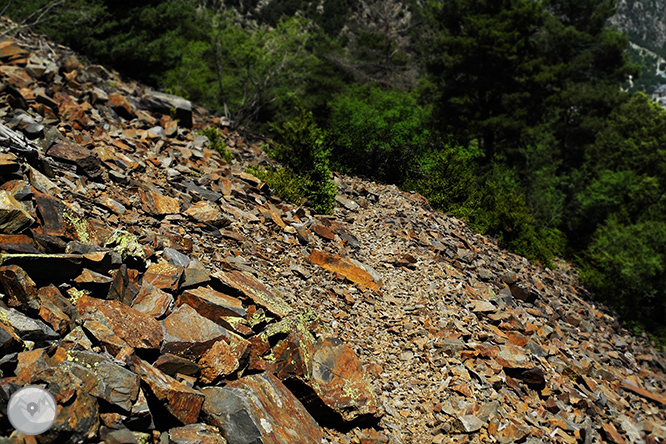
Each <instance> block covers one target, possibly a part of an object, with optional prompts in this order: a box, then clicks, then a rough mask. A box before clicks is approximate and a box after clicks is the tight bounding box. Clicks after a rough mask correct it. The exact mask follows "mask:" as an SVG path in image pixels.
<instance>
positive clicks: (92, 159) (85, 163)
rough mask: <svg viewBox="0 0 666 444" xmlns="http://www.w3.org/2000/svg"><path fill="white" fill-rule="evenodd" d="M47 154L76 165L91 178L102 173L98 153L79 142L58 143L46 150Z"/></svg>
mask: <svg viewBox="0 0 666 444" xmlns="http://www.w3.org/2000/svg"><path fill="white" fill-rule="evenodd" d="M46 155H47V156H50V157H53V158H55V159H57V160H59V161H63V162H68V163H71V164H74V165H76V166H77V167H78V168H80V170H81V171H82V172H83V173H85V174H86V175H87V176H88V177H90V178H97V177H99V176H101V174H102V163H101V162H100V160H99V157H97V153H95V152H94V151H91V150H89V149H88V148H84V147H82V146H81V145H79V144H78V143H74V142H70V141H66V142H60V143H56V144H54V145H52V146H51V147H50V148H49V149H48V150H47V151H46Z"/></svg>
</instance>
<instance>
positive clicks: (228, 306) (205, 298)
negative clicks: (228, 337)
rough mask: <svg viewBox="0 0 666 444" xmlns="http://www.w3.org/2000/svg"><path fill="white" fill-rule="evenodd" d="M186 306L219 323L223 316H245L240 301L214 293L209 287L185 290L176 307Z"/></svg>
mask: <svg viewBox="0 0 666 444" xmlns="http://www.w3.org/2000/svg"><path fill="white" fill-rule="evenodd" d="M183 304H187V305H189V306H191V307H192V308H194V309H195V310H196V311H197V312H198V313H199V314H200V315H201V316H204V317H206V318H208V319H210V320H211V321H213V322H216V323H220V319H222V318H223V317H225V316H242V317H245V316H247V312H246V310H245V308H243V304H242V303H241V301H240V300H239V299H237V298H235V297H233V296H229V295H226V294H224V293H221V292H219V291H215V290H213V289H212V288H210V287H208V286H207V287H197V288H191V289H188V290H185V291H184V292H183V293H182V294H181V295H180V296H178V302H177V305H179V306H180V305H183Z"/></svg>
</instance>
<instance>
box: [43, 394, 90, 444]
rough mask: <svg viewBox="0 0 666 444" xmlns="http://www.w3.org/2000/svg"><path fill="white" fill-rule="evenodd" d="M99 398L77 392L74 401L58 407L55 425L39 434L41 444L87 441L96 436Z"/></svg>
mask: <svg viewBox="0 0 666 444" xmlns="http://www.w3.org/2000/svg"><path fill="white" fill-rule="evenodd" d="M99 425H100V422H99V407H98V403H97V400H96V399H95V398H94V397H93V396H91V395H89V394H87V393H84V392H77V393H76V397H75V398H74V400H73V401H70V402H68V403H67V404H65V405H60V404H59V407H58V416H57V417H56V420H55V422H54V423H53V426H52V427H51V428H50V429H49V430H47V431H46V432H44V433H42V434H41V435H39V442H40V444H59V443H63V442H82V441H83V442H85V441H88V440H91V439H93V438H95V436H96V435H97V432H98V430H99Z"/></svg>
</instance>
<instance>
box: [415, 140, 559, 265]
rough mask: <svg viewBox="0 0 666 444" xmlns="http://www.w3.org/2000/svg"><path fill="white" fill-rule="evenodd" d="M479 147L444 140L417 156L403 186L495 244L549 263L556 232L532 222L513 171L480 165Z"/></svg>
mask: <svg viewBox="0 0 666 444" xmlns="http://www.w3.org/2000/svg"><path fill="white" fill-rule="evenodd" d="M482 158H483V152H482V151H481V150H480V149H479V148H478V146H476V145H475V144H473V145H471V146H468V147H461V146H455V145H451V144H446V145H444V146H443V147H442V148H441V149H439V150H437V151H433V152H431V153H428V154H426V155H424V156H422V157H421V159H420V160H419V172H418V173H417V174H412V175H411V176H410V177H409V178H408V179H407V181H406V182H405V184H404V188H406V189H410V190H415V191H417V192H419V193H420V194H422V195H423V196H425V197H426V198H428V200H429V202H430V204H431V205H432V206H433V207H434V208H437V209H440V210H443V211H446V212H449V213H452V214H453V215H455V216H456V217H458V218H460V219H462V220H464V221H466V222H467V223H469V224H470V226H471V227H472V228H474V229H475V230H477V231H479V232H481V233H484V234H489V235H491V236H494V237H496V238H497V240H498V242H499V244H500V245H501V246H503V247H505V248H508V249H510V250H511V251H513V252H515V253H517V254H521V255H523V256H525V257H527V258H528V259H532V260H535V261H537V262H540V263H542V264H544V265H550V263H551V260H552V259H553V256H554V255H555V254H557V253H559V252H561V251H562V250H563V248H564V243H565V238H564V236H563V235H562V233H561V232H560V231H559V230H557V229H555V228H550V227H540V226H538V225H537V224H536V223H535V220H534V218H533V217H532V214H531V212H530V208H529V206H528V205H527V203H526V201H525V196H524V194H523V192H522V190H521V188H520V187H519V186H518V183H517V181H516V179H515V174H514V173H513V172H512V171H511V170H508V169H506V167H504V166H503V165H502V164H501V163H499V162H496V163H491V164H490V167H482V166H481V165H482V162H481V161H480V160H481V159H482Z"/></svg>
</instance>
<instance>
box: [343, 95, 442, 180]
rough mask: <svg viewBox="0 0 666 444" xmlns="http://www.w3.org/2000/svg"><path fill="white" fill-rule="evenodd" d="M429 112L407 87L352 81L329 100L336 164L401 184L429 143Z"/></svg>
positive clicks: (358, 172) (346, 169) (361, 173)
mask: <svg viewBox="0 0 666 444" xmlns="http://www.w3.org/2000/svg"><path fill="white" fill-rule="evenodd" d="M427 117H428V110H427V109H426V108H424V107H422V106H419V105H418V103H417V101H416V99H415V98H414V97H413V96H412V95H411V94H410V93H409V92H400V91H393V90H385V89H382V88H381V87H378V86H376V85H369V84H368V85H362V86H354V87H350V88H349V89H348V90H347V91H346V92H344V93H342V94H339V95H337V96H336V97H335V99H334V100H333V102H332V103H331V117H330V125H331V127H332V129H333V133H334V135H335V142H334V145H333V159H334V163H335V167H336V168H337V169H340V170H341V171H346V172H351V173H355V174H359V175H362V176H366V177H370V178H372V179H376V180H379V181H382V182H386V183H395V184H401V183H402V182H403V181H404V180H405V178H406V176H407V173H408V171H409V169H410V167H412V168H416V165H415V164H414V161H415V160H416V159H417V158H418V157H419V156H420V155H421V154H422V153H424V152H425V151H426V149H427V147H428V145H429V143H430V132H429V131H428V130H427V129H426V127H425V121H426V119H427Z"/></svg>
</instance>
